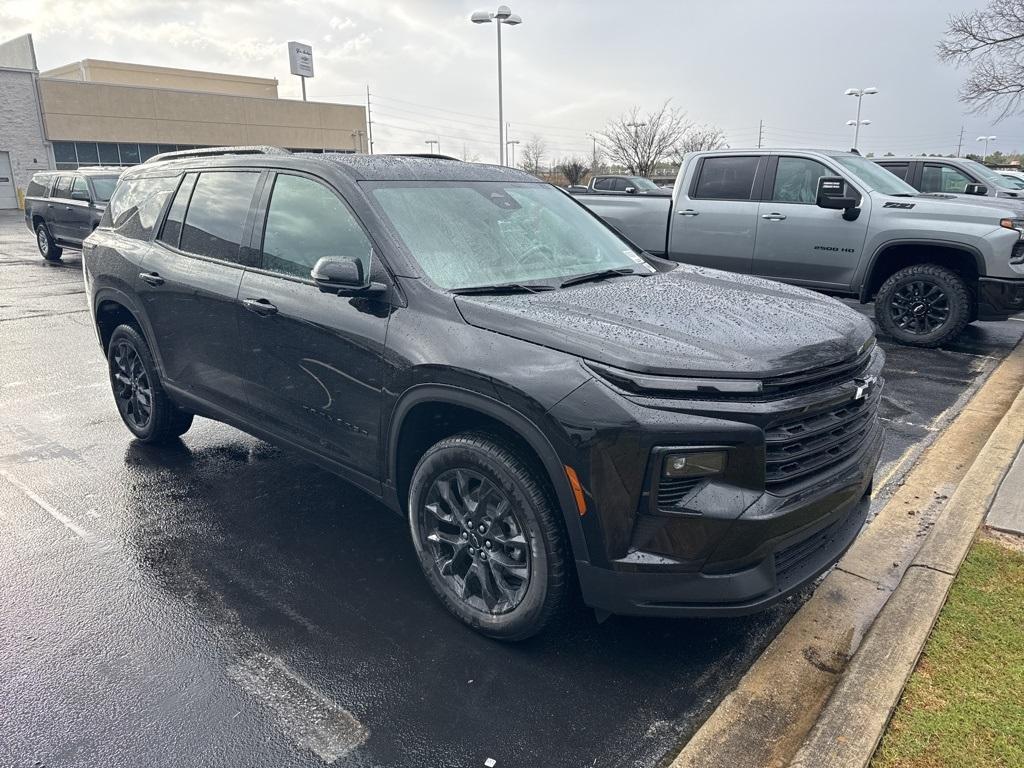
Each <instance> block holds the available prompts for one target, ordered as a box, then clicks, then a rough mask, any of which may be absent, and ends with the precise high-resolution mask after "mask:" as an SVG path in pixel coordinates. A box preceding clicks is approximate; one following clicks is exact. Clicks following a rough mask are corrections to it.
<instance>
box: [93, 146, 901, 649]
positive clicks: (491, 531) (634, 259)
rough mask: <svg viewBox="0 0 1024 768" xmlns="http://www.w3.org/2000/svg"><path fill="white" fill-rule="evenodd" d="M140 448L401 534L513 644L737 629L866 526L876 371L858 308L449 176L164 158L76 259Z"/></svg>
mask: <svg viewBox="0 0 1024 768" xmlns="http://www.w3.org/2000/svg"><path fill="white" fill-rule="evenodd" d="M83 253H84V256H83V260H84V265H85V279H86V284H87V288H88V295H89V297H90V299H89V300H90V306H91V308H92V312H93V316H94V318H95V323H96V330H97V334H98V337H99V341H100V344H101V346H102V348H103V350H104V352H105V354H106V356H107V360H108V362H109V369H110V382H111V385H112V388H113V393H114V397H115V399H116V402H117V407H118V409H119V410H120V413H121V416H122V418H123V419H124V422H125V424H126V425H127V426H128V428H129V429H130V430H131V432H132V433H133V434H134V435H135V436H136V437H137V438H138V439H140V440H143V441H146V442H158V441H167V440H173V439H175V438H176V437H177V436H178V435H181V434H182V433H184V432H185V431H186V430H187V429H188V428H189V425H190V424H191V422H192V417H193V414H198V415H202V416H206V417H209V418H213V419H217V420H220V421H224V422H227V423H229V424H232V425H235V426H237V427H238V428H240V429H243V430H245V431H247V432H249V433H251V434H253V435H256V436H258V437H261V438H264V439H267V440H270V441H273V442H275V443H279V444H282V445H284V446H287V447H290V448H292V449H294V450H296V451H297V452H299V453H301V454H303V455H305V456H306V457H308V458H309V459H311V460H313V461H315V462H318V463H319V464H321V465H322V466H324V467H326V468H328V469H329V470H331V471H333V472H335V473H337V474H338V475H340V476H342V477H343V478H345V479H347V480H349V481H350V482H352V483H353V484H355V485H357V486H359V487H360V488H363V489H364V490H366V491H368V492H369V493H371V494H373V495H374V496H376V497H378V498H380V499H381V500H383V502H384V503H385V504H386V505H387V506H388V507H390V508H392V509H394V510H396V511H398V512H401V513H404V514H406V515H407V516H408V520H409V526H410V530H411V534H412V542H413V545H414V548H415V552H416V554H417V556H418V558H419V561H420V564H421V566H422V568H423V572H424V573H425V574H426V578H427V580H428V581H429V583H430V585H431V587H432V588H433V590H434V591H435V592H436V594H437V595H438V597H439V598H440V599H441V601H442V602H443V603H444V604H445V605H446V606H447V607H448V609H449V610H450V611H451V612H452V613H454V614H455V615H456V616H458V617H459V618H460V619H462V620H463V621H464V622H466V623H467V624H470V625H471V626H473V627H475V628H477V629H478V630H480V631H481V632H483V633H485V634H487V635H490V636H493V637H499V638H504V639H520V638H524V637H527V636H529V635H531V634H533V633H535V632H537V631H538V630H539V629H540V628H541V627H543V626H544V625H545V624H546V623H547V622H548V621H549V620H550V619H551V618H552V617H554V616H556V615H558V614H560V613H562V612H563V608H564V606H565V604H566V601H567V599H568V598H569V597H570V594H571V593H572V592H573V591H575V590H576V589H577V588H579V589H580V590H581V591H582V598H583V600H584V601H585V602H586V603H587V604H588V605H590V606H593V607H594V608H595V609H597V611H598V615H599V616H602V617H603V616H605V615H607V614H608V613H618V614H642V615H657V616H693V615H725V614H738V613H744V612H749V611H754V610H758V609H760V608H763V607H765V606H767V605H769V604H771V603H773V602H774V601H776V600H778V599H780V598H781V597H783V596H785V595H788V594H790V593H792V592H793V591H794V590H796V589H798V588H799V587H800V586H801V585H804V584H806V583H807V582H808V581H809V580H811V579H813V578H814V577H815V576H817V575H818V574H819V573H821V572H822V571H823V570H824V569H826V568H828V567H829V566H830V565H831V564H832V563H834V562H835V561H836V560H837V559H838V558H839V556H840V555H841V554H842V552H843V551H844V550H845V549H846V548H847V547H848V546H849V544H850V543H851V541H852V540H853V539H854V537H855V536H856V535H857V532H858V531H859V530H860V528H861V526H862V524H863V522H864V520H865V516H866V514H867V497H868V495H869V493H870V489H871V479H872V474H873V472H874V468H875V464H876V462H877V460H878V455H879V450H880V444H881V439H882V437H881V427H880V424H879V422H878V419H877V409H878V404H879V399H880V396H881V388H882V380H881V378H880V373H881V369H882V363H883V353H882V351H881V350H880V349H879V348H878V347H876V346H875V340H874V335H873V328H872V326H871V324H870V322H869V321H868V320H866V319H865V318H864V317H862V316H861V315H860V314H858V313H856V312H854V311H853V310H851V309H848V308H847V307H845V306H844V305H843V304H841V303H839V302H837V301H835V300H833V299H830V298H826V297H824V296H819V295H817V294H814V293H810V292H808V291H805V290H802V289H799V288H794V287H790V286H785V285H781V284H778V283H774V282H769V281H766V280H760V279H757V278H752V277H747V276H743V275H735V274H730V273H727V272H720V271H717V270H712V269H705V268H699V267H692V266H687V265H682V264H675V263H672V262H667V261H662V260H660V259H656V258H652V257H650V256H648V255H647V254H645V253H643V252H640V251H639V250H637V249H636V248H635V247H633V246H632V245H631V244H630V243H628V242H627V241H625V240H623V239H622V238H621V237H620V236H619V235H617V234H616V233H615V232H614V230H612V229H611V228H609V227H608V226H607V225H605V224H604V223H603V222H601V220H600V219H598V218H596V217H595V216H594V215H592V214H591V213H590V212H589V211H588V210H587V209H586V208H584V207H582V206H581V205H579V204H578V203H577V202H576V201H575V200H574V199H573V198H572V197H571V196H569V195H568V194H567V193H565V192H563V191H561V190H559V189H557V188H556V187H553V186H551V185H549V184H546V183H543V182H540V181H538V180H537V179H536V178H534V177H533V176H530V175H528V174H526V173H522V172H519V171H516V170H513V169H510V168H504V167H497V166H487V165H478V164H471V163H464V162H460V161H457V160H453V159H446V158H440V157H416V156H404V157H403V156H380V155H378V156H368V155H331V154H327V155H320V154H291V153H288V152H286V151H284V150H275V149H272V148H260V149H257V148H248V149H246V148H235V149H221V150H195V151H192V152H184V153H182V152H178V153H172V154H169V155H162V156H158V157H157V158H154V159H153V160H150V161H147V162H146V163H143V164H142V165H140V166H137V167H135V168H132V169H131V170H128V171H127V172H125V174H124V176H123V177H122V178H121V181H120V182H119V184H118V186H117V190H116V191H115V193H114V196H113V197H112V199H111V201H110V205H109V206H108V207H107V211H106V213H105V215H104V217H103V221H102V222H101V223H100V226H99V228H98V229H97V230H96V232H95V233H94V234H93V235H92V236H91V237H89V239H88V240H87V241H86V243H85V247H84V250H83Z"/></svg>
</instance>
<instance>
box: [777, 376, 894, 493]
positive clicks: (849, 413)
mask: <svg viewBox="0 0 1024 768" xmlns="http://www.w3.org/2000/svg"><path fill="white" fill-rule="evenodd" d="M880 399H881V398H880V388H876V389H875V391H874V392H872V393H871V395H870V396H869V397H866V398H864V399H863V400H850V401H847V402H846V403H843V404H842V405H833V406H830V407H828V408H824V409H821V410H818V411H815V412H812V413H809V414H803V415H802V416H800V418H798V419H793V420H791V421H786V422H781V423H778V424H774V425H772V426H770V427H768V428H767V429H766V430H765V486H766V487H767V488H769V489H773V488H777V487H779V486H781V485H784V484H786V483H790V482H793V481H795V480H799V479H801V478H803V477H805V476H807V475H810V474H818V473H821V472H824V471H826V470H827V469H829V468H830V467H833V466H835V465H836V464H839V463H840V462H842V461H843V460H844V459H846V458H848V457H849V456H851V455H853V454H854V453H856V452H857V450H858V449H859V448H860V447H861V445H862V444H863V443H864V441H865V440H866V439H867V437H868V435H869V434H870V432H871V428H872V427H873V426H874V424H875V416H876V414H877V412H878V404H879V402H880Z"/></svg>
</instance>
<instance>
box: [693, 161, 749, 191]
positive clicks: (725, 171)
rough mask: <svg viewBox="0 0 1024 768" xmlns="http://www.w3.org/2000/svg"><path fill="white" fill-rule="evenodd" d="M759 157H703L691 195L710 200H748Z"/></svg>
mask: <svg viewBox="0 0 1024 768" xmlns="http://www.w3.org/2000/svg"><path fill="white" fill-rule="evenodd" d="M759 159H760V158H758V157H757V156H748V157H708V158H705V159H704V163H703V164H702V165H701V169H700V178H699V179H698V180H697V189H696V190H695V191H694V195H693V196H694V197H697V198H708V199H711V200H749V199H750V193H751V191H752V190H753V187H754V176H755V175H756V173H757V163H758V160H759Z"/></svg>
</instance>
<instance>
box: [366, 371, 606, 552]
mask: <svg viewBox="0 0 1024 768" xmlns="http://www.w3.org/2000/svg"><path fill="white" fill-rule="evenodd" d="M438 420H440V423H439V424H438V423H436V422H437V421H438ZM481 427H482V428H485V429H486V428H488V427H491V428H495V427H496V428H497V431H498V433H499V435H501V434H504V435H505V436H509V437H512V438H513V439H514V440H515V441H516V442H518V443H519V445H520V446H521V447H522V448H523V449H525V450H527V451H528V452H529V454H530V455H529V456H527V458H530V459H534V460H535V461H536V462H537V468H538V469H539V470H542V471H543V473H544V478H543V479H544V480H545V481H546V484H547V485H548V487H549V488H550V490H551V491H552V493H553V494H554V496H555V500H556V501H557V503H558V506H559V509H560V510H561V513H562V520H563V521H564V523H565V527H566V531H567V533H568V535H569V541H570V543H571V545H572V549H573V556H574V558H575V559H576V560H586V561H589V555H588V552H587V545H586V541H585V539H584V535H583V527H582V525H581V523H580V519H579V515H578V514H575V513H574V512H575V510H576V501H575V497H574V496H573V493H572V489H571V488H570V486H569V481H568V478H567V477H566V475H565V469H564V467H563V465H562V462H561V460H560V459H559V457H558V453H557V452H556V451H555V449H554V447H553V446H552V444H551V442H550V440H548V438H547V437H546V436H545V435H544V433H543V432H542V431H541V429H540V428H539V427H538V426H537V425H536V424H535V423H534V422H532V421H531V420H530V419H529V418H527V417H526V416H524V415H523V414H521V413H520V412H518V411H517V410H515V409H514V408H512V407H510V406H508V405H506V404H505V403H502V402H500V401H499V400H495V399H494V398H491V397H488V396H486V395H482V394H479V393H477V392H472V391H469V390H465V389H461V388H459V387H455V386H451V385H445V384H424V385H418V386H415V387H413V388H411V389H409V390H407V391H406V392H405V393H404V394H403V395H402V397H401V398H400V399H399V401H398V403H397V404H396V405H395V408H394V410H393V411H392V418H391V423H390V426H389V428H388V433H387V434H388V442H387V449H386V457H387V458H386V461H387V464H386V468H387V478H388V482H387V487H389V489H390V490H389V493H390V494H392V495H393V497H392V498H391V499H389V500H388V501H389V503H391V505H392V506H394V507H395V508H397V509H399V510H401V511H405V499H406V498H407V497H408V488H409V481H410V479H411V477H412V471H413V469H414V468H415V466H416V463H417V462H418V461H419V458H420V457H421V456H422V455H423V453H424V452H425V451H426V450H427V449H428V448H429V447H430V446H431V445H434V444H435V443H436V442H437V441H438V440H441V439H443V438H444V437H447V436H449V435H451V434H456V433H457V432H461V431H465V430H467V429H472V428H481Z"/></svg>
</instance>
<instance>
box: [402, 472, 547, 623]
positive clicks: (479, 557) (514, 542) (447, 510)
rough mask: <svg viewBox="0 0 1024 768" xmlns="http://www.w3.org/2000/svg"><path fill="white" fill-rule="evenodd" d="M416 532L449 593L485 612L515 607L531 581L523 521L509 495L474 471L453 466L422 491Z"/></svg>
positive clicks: (498, 612) (528, 553) (491, 612)
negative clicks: (418, 532)
mask: <svg viewBox="0 0 1024 768" xmlns="http://www.w3.org/2000/svg"><path fill="white" fill-rule="evenodd" d="M419 526H420V537H421V540H422V541H424V542H426V543H427V546H428V547H429V549H430V552H431V554H432V556H433V562H434V567H435V568H436V569H437V573H438V575H439V576H440V577H441V580H442V582H443V584H444V585H445V587H446V588H447V589H448V590H449V591H450V592H451V594H452V595H453V596H454V597H456V598H458V599H459V600H461V601H463V602H465V603H466V604H468V605H470V606H472V607H474V608H476V609H478V610H480V611H485V612H487V613H490V614H502V613H507V612H508V611H511V610H513V609H514V608H516V607H517V606H518V605H519V604H520V603H521V602H522V599H523V595H524V594H525V593H526V590H527V588H528V587H529V583H530V552H529V548H528V547H527V545H526V539H525V537H524V535H523V530H524V529H523V524H522V522H521V521H520V520H519V518H518V517H517V516H516V513H515V511H514V510H513V508H512V503H511V502H510V501H509V498H508V496H506V495H505V493H504V492H503V491H502V490H501V489H499V488H498V487H497V486H496V485H495V484H494V483H492V482H491V481H490V480H488V479H487V478H486V477H484V476H483V475H482V474H480V473H479V472H476V471H473V470H471V469H452V470H448V471H447V472H444V473H442V474H441V475H439V476H438V477H437V479H435V480H434V482H433V483H432V484H431V486H430V489H429V490H428V491H427V496H426V503H425V504H424V505H423V506H422V508H421V510H420V516H419Z"/></svg>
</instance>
